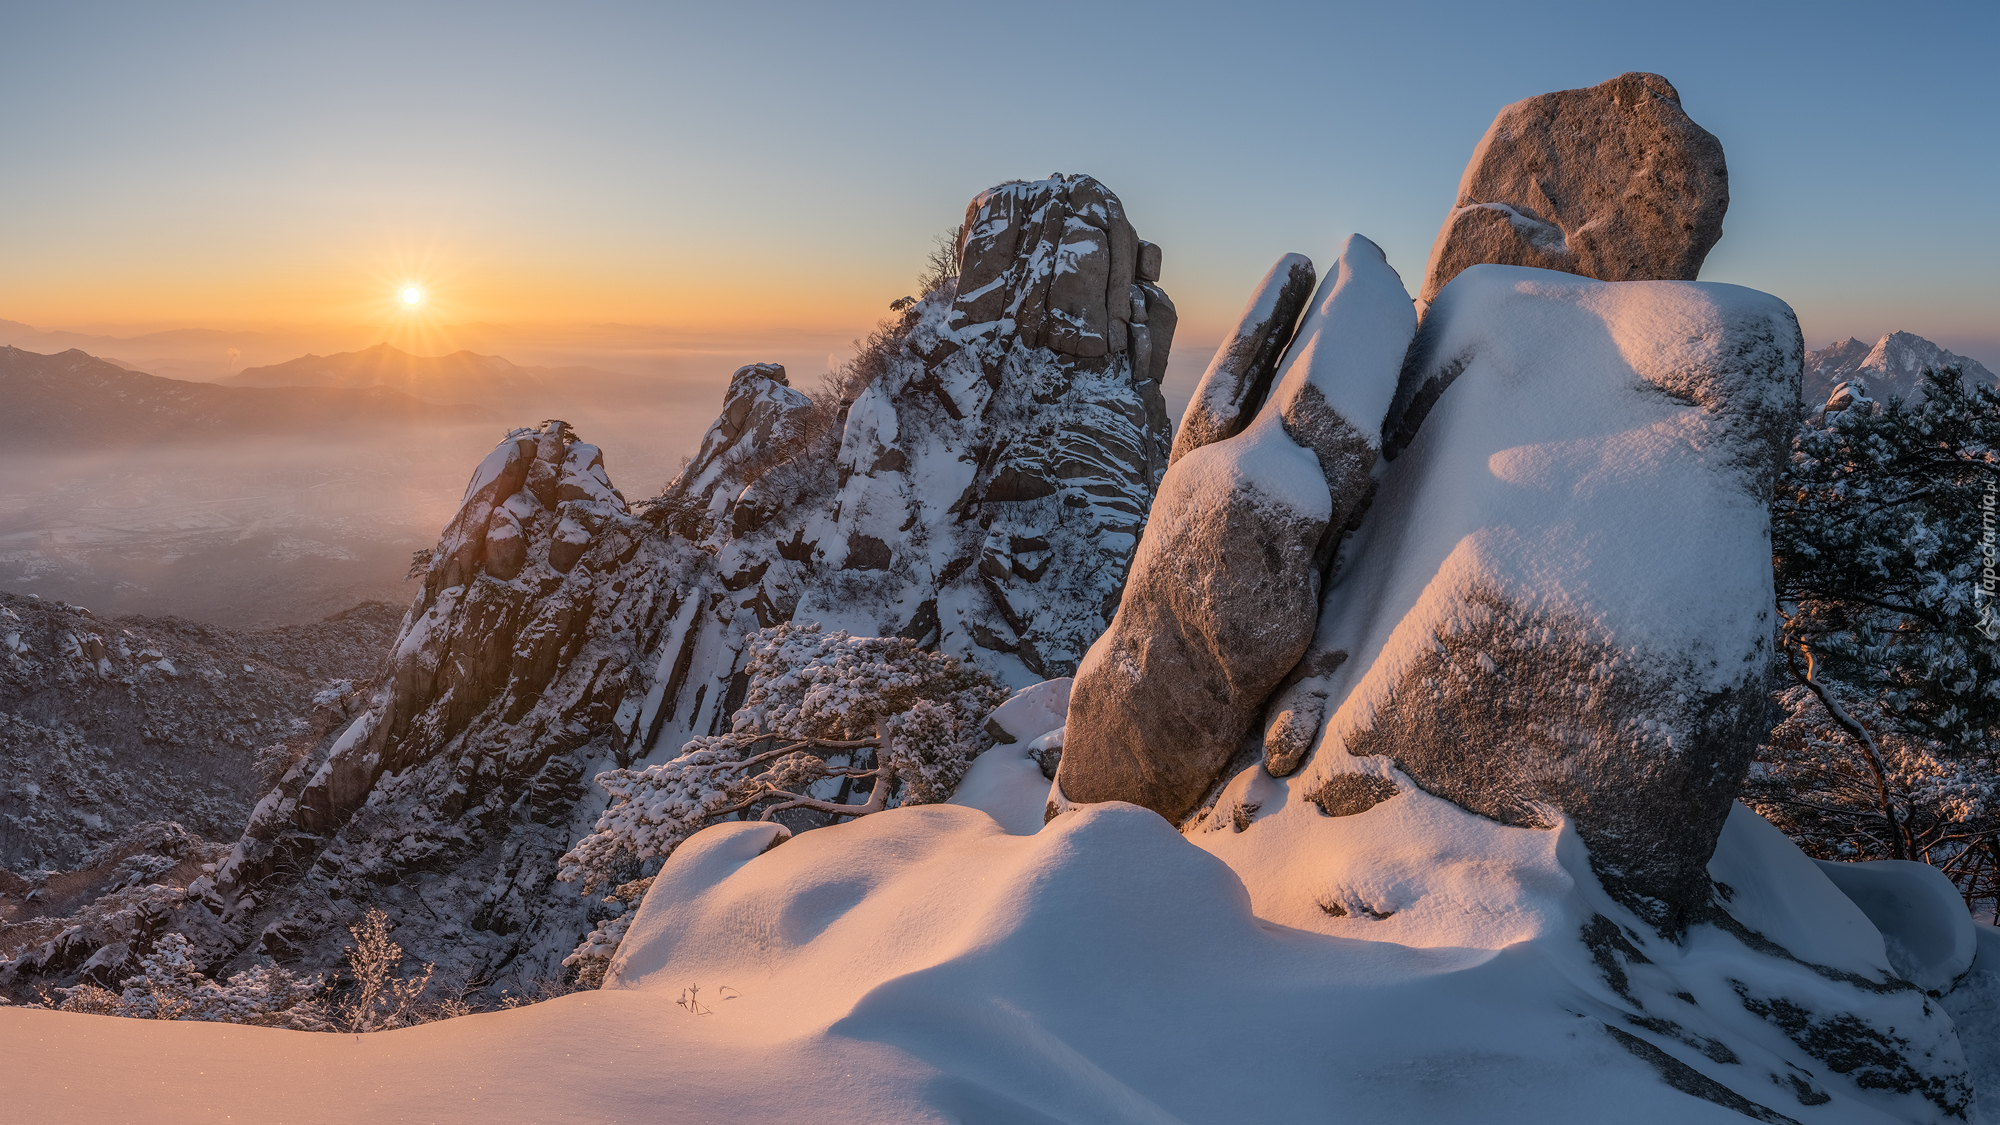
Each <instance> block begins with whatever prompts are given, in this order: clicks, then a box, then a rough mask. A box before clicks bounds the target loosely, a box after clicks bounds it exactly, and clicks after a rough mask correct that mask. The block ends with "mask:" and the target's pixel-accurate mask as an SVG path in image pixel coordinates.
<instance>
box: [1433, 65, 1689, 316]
mask: <svg viewBox="0 0 2000 1125" xmlns="http://www.w3.org/2000/svg"><path fill="white" fill-rule="evenodd" d="M1728 209H1729V170H1728V168H1727V167H1726V166H1725V165H1724V162H1723V157H1722V142H1720V141H1718V140H1716V139H1715V137H1714V135H1713V134H1711V133H1709V132H1708V130H1706V129H1703V128H1702V127H1701V126H1699V125H1697V124H1695V123H1694V122H1693V121H1692V120H1691V119H1689V117H1688V115H1687V113H1686V112H1685V111H1683V110H1682V109H1681V97H1680V92H1679V91H1677V90H1675V89H1674V87H1673V84H1672V83H1670V82H1668V81H1667V80H1666V79H1664V78H1662V77H1660V76H1659V75H1657V74H1645V73H1641V72H1636V71H1635V72H1632V73H1627V74H1621V75H1619V76H1618V77H1616V78H1613V79H1611V80H1610V81H1608V82H1603V83H1600V84H1598V85H1596V86H1592V87H1589V88H1587V89H1582V90H1561V91H1558V92H1556V93H1552V94H1541V95H1538V96H1536V97H1532V98H1524V99H1522V100H1521V101H1518V102H1515V103H1514V104H1513V105H1510V106H1508V107H1506V108H1505V109H1503V110H1501V111H1500V113H1499V115H1498V116H1496V117H1495V118H1494V119H1493V124H1492V125H1491V126H1489V127H1488V128H1487V130H1486V135H1485V136H1484V137H1482V138H1480V141H1479V146H1478V147H1477V148H1475V149H1473V151H1472V160H1471V162H1470V163H1468V164H1467V165H1466V168H1465V176H1464V178H1463V179H1462V180H1460V181H1459V185H1458V200H1457V202H1455V203H1454V204H1453V205H1452V211H1451V213H1450V214H1449V215H1447V216H1446V217H1445V221H1444V226H1443V227H1442V228H1440V229H1439V231H1438V235H1437V241H1436V242H1435V243H1434V244H1433V245H1432V247H1431V259H1430V265H1429V267H1428V268H1427V269H1426V270H1425V271H1424V287H1423V292H1422V293H1421V294H1420V295H1419V296H1420V298H1421V300H1422V302H1423V303H1425V304H1429V303H1430V302H1431V301H1433V300H1435V299H1436V297H1437V294H1438V291H1439V290H1441V289H1443V288H1444V287H1445V285H1446V284H1447V283H1449V282H1450V281H1451V279H1452V278H1454V277H1457V276H1458V274H1459V271H1461V270H1463V269H1465V268H1466V267H1467V266H1472V265H1478V264H1480V263H1482V262H1490V263H1497V264H1501V265H1513V266H1535V267H1538V268H1541V269H1552V270H1563V271H1565V272H1567V273H1576V274H1582V275H1584V276H1585V277H1594V278H1598V279H1599V280H1602V281H1656V280H1668V281H1672V280H1678V281H1692V280H1694V279H1695V277H1696V275H1697V274H1698V273H1699V272H1700V270H1701V263H1702V259H1704V258H1706V257H1707V256H1708V252H1709V250H1710V248H1712V247H1713V246H1714V245H1715V243H1716V240H1717V239H1719V238H1721V237H1722V216H1723V213H1724V212H1726V211H1727V210H1728Z"/></svg>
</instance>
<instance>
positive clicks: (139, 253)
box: [0, 0, 2000, 369]
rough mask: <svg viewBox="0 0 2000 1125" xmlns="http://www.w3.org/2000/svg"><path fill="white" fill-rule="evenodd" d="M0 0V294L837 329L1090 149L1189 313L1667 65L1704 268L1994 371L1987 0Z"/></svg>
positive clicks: (508, 319) (1415, 257)
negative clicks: (1707, 197) (1279, 260)
mask: <svg viewBox="0 0 2000 1125" xmlns="http://www.w3.org/2000/svg"><path fill="white" fill-rule="evenodd" d="M287 9H288V10H279V9H278V6H273V5H263V4H259V5H243V6H240V7H239V6H230V5H222V4H192V5H161V4H133V5H107V4H89V3H65V4H26V3H9V4H8V6H7V13H8V14H7V19H6V27H7V31H8V34H7V40H8V44H9V50H8V61H7V64H6V66H5V67H0V105H4V106H5V112H4V113H0V152H4V153H5V154H6V155H5V157H4V160H0V168H4V169H5V174H4V175H0V318H6V319H12V320H18V321H24V322H28V323H32V324H36V325H41V326H46V327H66V328H79V329H81V328H90V327H96V328H104V327H108V326H120V327H124V328H128V329H129V328H136V327H144V328H162V327H187V326H208V327H222V328H247V327H253V326H265V325H275V324H325V323H377V322H379V321H380V320H382V319H383V318H386V317H388V316H390V315H391V313H392V309H393V306H392V304H391V302H392V293H393V291H394V289H395V288H396V287H397V286H398V285H399V284H400V283H401V282H402V281H404V280H405V279H414V280H417V281H420V282H422V283H424V284H425V285H427V286H428V287H429V289H430V292H431V295H432V296H431V304H430V306H429V307H430V309H431V312H432V314H433V315H435V316H439V317H445V318H449V319H455V320H459V321H480V322H488V323H537V324H564V323H585V322H589V323H601V322H622V323H627V324H649V325H665V326H671V327H676V328H683V329H701V330H719V331H727V332H741V333H743V334H745V336H746V338H751V339H754V337H755V334H756V333H757V332H759V331H770V330H777V329H781V328H792V329H801V328H805V329H815V330H840V331H850V330H851V331H853V332H859V331H860V330H862V329H864V328H865V327H866V326H867V325H868V324H869V323H871V322H872V321H873V320H875V319H876V318H877V317H879V316H881V315H883V314H884V312H885V309H884V307H883V306H884V304H885V303H886V302H887V300H889V299H890V298H893V297H895V296H898V295H900V294H902V293H904V292H907V291H908V290H909V289H910V288H911V279H912V278H913V276H914V274H915V273H916V271H917V268H918V266H919V265H920V263H921V259H922V257H923V255H924V253H925V251H926V249H927V247H928V245H929V243H930V241H931V239H932V237H933V236H935V235H936V234H938V233H940V232H941V231H944V230H946V229H948V228H950V227H953V226H955V225H956V223H957V220H958V218H959V217H960V215H961V214H962V212H963V208H964V205H965V201H966V199H967V198H968V197H969V196H970V195H971V194H972V193H973V192H975V191H977V190H979V189H980V188H983V187H985V186H987V185H989V184H992V183H995V182H998V181H1001V180H1005V179H1012V178H1036V177H1040V176H1044V175H1047V174H1048V173H1050V172H1052V171H1066V172H1088V173H1091V174H1093V175H1095V176H1097V177H1098V178H1099V179H1101V180H1103V181H1104V182H1105V183H1106V184H1108V185H1109V186H1110V187H1111V188H1112V189H1113V190H1114V191H1116V192H1118V193H1119V195H1120V196H1121V197H1122V198H1123V199H1124V201H1125V204H1126V208H1127V211H1128V213H1129V214H1130V215H1131V217H1132V219H1133V222H1134V224H1135V225H1136V226H1137V227H1138V229H1139V232H1140V234H1141V236H1142V237H1144V238H1147V239H1150V240H1152V241H1154V242H1158V243H1160V244H1161V245H1162V246H1163V247H1164V248H1165V256H1166V270H1165V276H1164V279H1163V284H1164V285H1165V287H1166V288H1167V289H1168V291H1169V292H1170V293H1171V294H1172V295H1173V296H1174V297H1175V299H1176V301H1177V302H1178V303H1179V305H1180V306H1181V309H1182V313H1183V323H1184V324H1185V325H1186V326H1187V328H1186V331H1187V332H1188V333H1189V335H1188V337H1186V338H1187V339H1190V340H1199V339H1206V341H1207V342H1208V346H1211V347H1212V346H1213V340H1214V337H1215V336H1216V335H1217V334H1219V333H1220V331H1221V330H1222V327H1223V325H1224V324H1225V323H1226V322H1227V321H1228V320H1229V319H1230V318H1232V317H1233V316H1234V314H1235V313H1236V311H1237V309H1238V308H1240V307H1241V305H1242V302H1243V300H1244V298H1245V297H1246V296H1247V294H1248V291H1249V288H1250V286H1251V285H1252V284H1253V283H1254V282H1255V281H1256V280H1257V278H1258V277H1259V276H1261V274H1262V273H1263V272H1264V270H1265V269H1266V268H1267V267H1268V266H1269V264H1270V263H1271V261H1272V260H1273V259H1275V258H1276V257H1277V256H1278V255H1279V254H1280V253H1283V252H1285V251H1289V250H1299V251H1303V252H1305V253H1307V254H1310V255H1311V256H1313V257H1314V259H1315V260H1316V261H1320V262H1321V263H1322V266H1324V264H1325V263H1326V261H1327V260H1329V259H1330V258H1331V253H1332V251H1333V249H1334V248H1335V247H1337V246H1338V244H1339V241H1340V240H1341V238H1342V237H1343V236H1344V235H1345V234H1346V233H1347V232H1349V231H1354V230H1358V231H1360V232H1362V233H1364V234H1367V235H1368V236H1370V237H1372V238H1374V239H1375V240H1376V241H1377V242H1379V243H1380V244H1381V245H1382V246H1383V248H1384V249H1385V250H1386V251H1387V252H1388V254H1389V258H1390V261H1391V263H1392V264H1394V265H1395V266H1396V267H1397V268H1398V269H1399V270H1400V271H1401V272H1402V274H1403V277H1404V280H1405V281H1406V283H1407V284H1408V285H1409V287H1410V288H1411V290H1412V291H1414V290H1415V289H1416V287H1417V285H1418V283H1419V282H1420V280H1421V273H1422V269H1423V265H1424V260H1425V257H1426V255H1427V253H1428V251H1429V247H1430V242H1431V239H1432V237H1433V236H1434V234H1435V233H1436V231H1437V227H1438V224H1439V222H1440V220H1441V219H1442V217H1443V215H1444V212H1445V210H1446V209H1447V208H1448V207H1449V206H1450V205H1451V203H1452V201H1453V195H1454V191H1455V189H1456V187H1457V183H1458V179H1459V174H1460V172H1461V170H1462V169H1463V167H1464V164H1465V161H1466V158H1467V156H1468V155H1469V153H1470V152H1471V149H1472V146H1473V144H1474V142H1476V141H1477V140H1478V138H1479V136H1480V134H1481V133H1482V132H1483V131H1484V130H1485V128H1486V126H1487V124H1488V123H1489V122H1490V121H1491V120H1492V117H1493V115H1494V113H1495V111H1497V110H1498V109H1499V108H1500V107H1501V106H1502V105H1505V104H1506V103H1508V102H1511V101H1514V100H1516V99H1518V98H1522V97H1525V96H1528V95H1532V94H1536V93H1541V92H1544V91H1548V90H1556V89H1564V88H1569V87H1576V86H1585V85H1591V84H1594V83H1597V82H1600V81H1602V80H1604V79H1606V78H1609V77H1611V76H1613V75H1616V74H1618V73H1620V72H1622V71H1626V70H1652V71H1657V72H1659V73H1662V74H1665V75H1666V76H1667V77H1668V78H1670V79H1671V80H1672V81H1673V82H1674V83H1675V84H1676V85H1677V86H1678V87H1679V88H1680V91H1681V94H1682V99H1683V104H1684V105H1685V107H1686V108H1687V110H1688V111H1689V113H1690V114H1691V115H1692V116H1693V117H1694V118H1695V120H1697V121H1699V122H1700V123H1701V124H1702V125H1704V126H1705V127H1707V128H1708V129H1709V130H1710V131H1711V132H1713V133H1715V134H1716V135H1717V136H1719V137H1720V138H1721V139H1722V142H1723V144H1724V147H1725V149H1726V151H1727V153H1728V158H1729V165H1730V171H1731V176H1730V183H1731V193H1732V199H1731V204H1730V211H1729V217H1728V221H1727V224H1726V233H1725V235H1724V237H1723V240H1722V242H1721V243H1720V245H1719V246H1718V247H1717V248H1716V250H1715V252H1714V253H1713V254H1711V255H1710V257H1709V259H1708V265H1707V268H1706V269H1705V271H1704V274H1703V278H1704V280H1717V281H1731V282H1738V283H1741V284H1745V285H1750V286H1754V287H1756V288H1759V289H1764V290H1768V291H1770V292H1772V293H1776V294H1778V295H1779V296H1781V297H1783V298H1785V299H1786V300H1788V301H1790V302H1791V303H1792V304H1793V306H1794V307H1795V308H1797V309H1798V310H1799V313H1800V315H1801V319H1802V320H1803V322H1804V324H1805V328H1806V335H1807V340H1808V343H1809V344H1811V345H1812V346H1815V347H1817V346H1820V345H1822V344H1824V343H1826V342H1827V341H1828V340H1829V339H1832V338H1834V337H1836V336H1838V337H1844V336H1846V335H1849V334H1853V335H1859V336H1863V337H1865V338H1868V339H1871V340H1872V339H1873V338H1874V337H1876V336H1878V335H1880V334H1881V333H1883V332H1886V331H1890V330H1892V329H1907V330H1910V331H1914V332H1917V333H1920V334H1922V335H1925V336H1929V337H1931V338H1932V339H1935V340H1937V341H1938V342H1940V343H1942V344H1944V345H1945V346H1947V347H1951V348H1954V349H1956V350H1959V351H1962V352H1966V353H1968V354H1971V355H1973V356H1975V357H1976V358H1980V359H1982V360H1983V361H1984V362H1986V363H1987V364H1989V365H1990V366H1994V367H1995V368H1996V369H2000V315H1996V310H2000V270H1996V265H2000V217H1997V216H2000V207H1996V202H2000V124H1996V122H2000V93H1996V91H2000V84H1996V82H1995V80H1994V78H1993V74H1994V72H1995V63H1996V61H2000V60H1996V57H1995V56H1996V50H2000V5H1996V4H1993V3H1990V2H1988V3H1982V4H1963V5H1958V4H1922V5H1911V4H1894V5H1891V4H1872V5H1852V6H1848V5H1839V4H1827V3H1815V4H1806V5H1781V4H1758V3H1750V2H1742V0H1738V2H1733V3H1726V4H1717V5H1700V4H1679V3H1649V4H1629V5H1621V4H1589V5H1536V4H1523V3H1514V4H1505V5H1495V4H1487V3H1481V4H1433V5H1421V6H1419V5H1390V4H1386V3H1384V4H1373V5H1333V4H1314V5H1253V4H1229V5H1220V4H1217V5H1192V4H1175V3H1165V2H1162V3H1150V4H1142V5H1141V4H1135V5H1091V4H1055V5H1043V4H1034V3H1021V2H1012V3H1006V4H978V5H970V4H968V5H950V4H944V3H938V2H932V3H926V4H858V3H841V4H798V5H785V4H777V5H753V4H713V3H711V4H703V5H671V4H649V5H615V4H582V3H565V4H562V5H518V6H517V5H506V4H491V3H488V4H478V5H471V4H467V5H443V4H425V3H396V4H381V5H375V4H366V3H342V4H339V5H313V6H305V5H294V6H287Z"/></svg>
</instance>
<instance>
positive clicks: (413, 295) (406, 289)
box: [403, 285, 424, 307]
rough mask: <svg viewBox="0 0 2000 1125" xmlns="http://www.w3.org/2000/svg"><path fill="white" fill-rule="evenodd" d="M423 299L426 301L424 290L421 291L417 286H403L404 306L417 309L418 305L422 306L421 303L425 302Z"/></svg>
mask: <svg viewBox="0 0 2000 1125" xmlns="http://www.w3.org/2000/svg"><path fill="white" fill-rule="evenodd" d="M423 299H424V291H423V290H421V289H419V288H417V287H416V286H414V285H405V286H403V303H404V304H406V305H409V306H411V307H415V306H416V305H418V304H420V303H421V302H422V301H423Z"/></svg>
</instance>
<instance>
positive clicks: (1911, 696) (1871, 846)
mask: <svg viewBox="0 0 2000 1125" xmlns="http://www.w3.org/2000/svg"><path fill="white" fill-rule="evenodd" d="M1997 451H2000V394H1996V393H1995V391H1994V390H1993V388H1991V387H1984V386H1981V387H1968V386H1967V385H1966V383H1965V381H1964V379H1963V377H1962V374H1961V373H1960V372H1959V371H1958V370H1956V369H1946V370H1945V371H1942V372H1934V371H1926V372H1925V373H1924V375H1923V378H1922V381H1921V396H1920V397H1918V398H1916V399H1914V400H1912V401H1904V400H1891V401H1888V402H1884V403H1877V402H1874V401H1873V400H1870V399H1868V398H1867V397H1866V394H1865V389H1859V388H1857V389H1856V393H1854V394H1853V395H1852V396H1851V398H1850V400H1849V401H1847V402H1846V403H1845V404H1844V407H1843V406H1841V405H1838V404H1837V405H1836V406H1835V407H1832V408H1830V409H1829V410H1828V411H1827V412H1826V413H1825V415H1824V416H1823V417H1822V418H1821V419H1820V420H1818V421H1811V420H1809V421H1808V422H1807V423H1806V424H1804V425H1803V426H1802V427H1801V429H1800V431H1799V433H1798V435H1797V437H1796V439H1795V441H1794V444H1793V452H1792V458H1791V464H1790V467H1789V472H1788V474H1787V476H1786V478H1785V479H1784V481H1782V482H1781V484H1780V487H1779V491H1778V495H1777V497H1776V499H1775V502H1774V504H1773V507H1772V550H1773V564H1774V567H1775V574H1776V580H1777V599H1778V611H1779V615H1780V619H1781V622H1782V624H1781V630H1780V637H1779V640H1780V644H1781V646H1782V649H1783V667H1784V669H1785V671H1786V673H1787V674H1788V676H1789V679H1790V682H1791V684H1792V687H1791V688H1790V689H1788V690H1786V691H1781V692H1780V693H1779V702H1780V704H1781V706H1783V707H1784V708H1785V709H1786V711H1787V712H1788V714H1789V717H1788V718H1787V720H1786V722H1785V723H1784V724H1781V725H1780V727H1779V729H1778V731H1776V732H1774V735H1773V738H1772V740H1771V745H1770V746H1767V747H1766V749H1765V752H1764V754H1763V755H1762V758H1761V760H1760V762H1759V765H1758V769H1757V772H1756V774H1755V775H1753V778H1752V784H1751V786H1750V788H1749V791H1748V792H1747V794H1746V797H1748V798H1749V799H1750V800H1751V801H1752V803H1753V804H1755V805H1757V806H1758V807H1759V811H1760V812H1764V813H1765V814H1766V815H1767V816H1771V817H1772V819H1774V820H1775V821H1777V822H1778V823H1779V824H1780V826H1781V827H1785V828H1786V829H1787V830H1788V831H1791V832H1792V833H1793V834H1794V836H1795V838H1800V840H1801V843H1802V844H1805V845H1806V846H1807V850H1808V851H1810V852H1814V853H1815V854H1822V855H1824V856H1825V857H1826V858H1849V859H1865V858H1875V857H1876V856H1878V855H1881V854H1883V853H1886V854H1888V855H1889V856H1892V857H1895V858H1915V857H1922V858H1931V859H1932V860H1933V861H1934V862H1937V861H1940V860H1941V861H1943V862H1945V863H1947V864H1956V865H1957V866H1958V867H1959V868H1961V870H1960V871H1959V872H1957V873H1956V874H1958V875H1960V876H1961V880H1960V881H1961V887H1965V888H1968V889H1970V888H1969V882H1968V880H1971V881H1977V880H1978V879H1979V878H1980V876H1979V874H1978V871H1979V870H1981V869H1984V870H1987V871H1988V874H1987V875H1986V876H1985V877H1984V878H1985V879H1986V880H1987V881H1988V882H1991V881H1992V879H1993V874H1992V871H1991V869H1992V868H1993V866H1994V861H2000V849H1996V846H1995V838H1994V827H1995V826H1994V825H1992V824H1991V823H1990V822H1989V818H1988V817H1987V814H1986V812H1985V809H1986V807H1987V806H1988V805H1989V804H1994V803H1996V802H1994V801H1993V799H1992V798H1993V797H1994V795H1995V789H1996V784H2000V779H1996V777H1995V774H1994V770H1993V755H1994V746H1995V743H1994V736H1995V732H1996V730H2000V643H1996V638H2000V621H1996V617H2000V601H1996V595H2000V583H1996V578H2000V574H1997V573H1996V572H2000V558H1996V547H2000V544H1996V541H1995V532H1996V528H1995V521H1996V515H1997V513H1996V504H1997V503H2000V452H1997ZM1843 750H1844V752H1845V754H1846V755H1847V759H1846V761H1845V762H1842V761H1841V760H1840V757H1841V753H1842V751H1843ZM1947 775H1948V777H1947ZM1975 859H1976V860H1978V862H1977V863H1971V862H1970V861H1971V860H1975Z"/></svg>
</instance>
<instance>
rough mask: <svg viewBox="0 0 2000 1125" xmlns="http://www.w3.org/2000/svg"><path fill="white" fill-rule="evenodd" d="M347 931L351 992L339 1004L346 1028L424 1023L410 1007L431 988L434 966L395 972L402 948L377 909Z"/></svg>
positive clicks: (374, 1028) (372, 1028)
mask: <svg viewBox="0 0 2000 1125" xmlns="http://www.w3.org/2000/svg"><path fill="white" fill-rule="evenodd" d="M347 932H348V933H351V934H353V935H354V945H353V946H351V947H349V949H348V951H347V967H348V969H349V971H351V972H352V973H353V974H354V992H353V995H351V996H349V997H348V998H347V1000H345V1001H344V1002H342V1004H341V1005H340V1016H341V1023H342V1024H343V1025H344V1026H345V1027H346V1029H347V1030H349V1031H357V1032H358V1031H386V1030H388V1029H390V1028H395V1027H406V1026H408V1025H410V1024H412V1023H422V1022H424V1021H423V1020H422V1019H420V1018H417V1015H416V1012H415V1011H414V1007H413V1006H414V1005H415V1003H416V1001H417V998H418V997H420V996H422V995H423V994H424V990H425V989H427V988H429V987H430V983H431V973H432V972H433V971H435V966H432V965H425V966H424V967H423V969H422V970H421V971H419V972H418V973H417V974H415V975H413V976H409V977H400V976H397V975H396V974H397V971H398V970H399V969H401V968H402V965H403V947H402V946H400V945H397V944H396V943H395V942H393V941H390V940H389V916H388V915H387V914H385V913H383V912H382V911H380V910H370V911H369V912H368V913H366V914H364V915H362V917H361V921H360V922H359V923H357V924H355V925H353V926H350V927H348V930H347Z"/></svg>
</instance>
